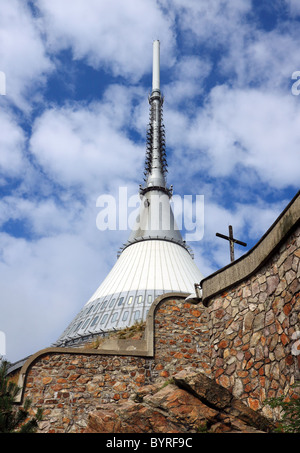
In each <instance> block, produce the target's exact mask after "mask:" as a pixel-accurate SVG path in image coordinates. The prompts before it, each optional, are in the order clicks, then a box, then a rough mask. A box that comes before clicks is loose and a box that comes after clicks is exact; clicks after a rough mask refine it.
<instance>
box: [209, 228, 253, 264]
mask: <svg viewBox="0 0 300 453" xmlns="http://www.w3.org/2000/svg"><path fill="white" fill-rule="evenodd" d="M228 229H229V236H224V234H220V233H216V236H218V237H220V238H223V239H227V241H229V245H230V260H231V262H232V261H234V244H240V245H243V246H244V247H246V246H247V244H246V243H245V242H242V241H238V240H237V239H234V237H233V231H232V226H231V225H229V227H228Z"/></svg>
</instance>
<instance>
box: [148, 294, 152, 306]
mask: <svg viewBox="0 0 300 453" xmlns="http://www.w3.org/2000/svg"><path fill="white" fill-rule="evenodd" d="M151 302H152V295H151V294H148V304H151Z"/></svg>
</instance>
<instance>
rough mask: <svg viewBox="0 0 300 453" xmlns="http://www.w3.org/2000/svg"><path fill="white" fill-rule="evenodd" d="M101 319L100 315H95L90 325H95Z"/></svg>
mask: <svg viewBox="0 0 300 453" xmlns="http://www.w3.org/2000/svg"><path fill="white" fill-rule="evenodd" d="M98 319H99V316H95V318H94V319H93V321H92V322H91V325H90V327H92V326H94V325H95V324H96V322H97V321H98Z"/></svg>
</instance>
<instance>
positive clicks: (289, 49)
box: [0, 0, 300, 362]
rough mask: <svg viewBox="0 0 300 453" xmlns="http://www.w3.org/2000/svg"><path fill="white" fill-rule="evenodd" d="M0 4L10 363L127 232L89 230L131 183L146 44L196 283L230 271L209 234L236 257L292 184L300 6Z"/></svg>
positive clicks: (298, 129)
mask: <svg viewBox="0 0 300 453" xmlns="http://www.w3.org/2000/svg"><path fill="white" fill-rule="evenodd" d="M0 8H1V9H0V43H1V44H0V71H1V75H3V74H4V75H5V85H3V83H4V82H3V78H2V79H1V80H2V84H1V86H0V88H1V96H0V131H1V133H0V333H1V335H0V349H1V346H2V353H3V350H4V349H5V358H6V359H7V360H9V361H11V362H15V361H17V360H20V359H22V358H24V357H26V356H28V355H30V354H33V353H35V352H37V351H38V350H40V349H43V348H45V347H49V346H51V344H53V343H54V342H55V341H56V340H57V338H58V337H59V336H60V335H61V333H62V332H63V331H64V329H65V328H66V327H67V325H68V324H69V322H70V321H71V320H72V319H73V318H74V316H75V315H76V314H77V313H78V312H79V310H80V309H81V308H82V307H83V305H84V304H85V303H86V302H87V301H88V299H89V298H90V297H91V296H92V294H93V293H94V291H95V290H96V289H97V287H98V286H99V285H100V283H101V282H102V281H103V279H104V278H105V277H106V275H107V274H108V272H109V271H110V269H111V268H112V266H113V265H114V263H115V262H116V259H117V252H118V250H119V248H120V247H121V246H122V244H123V243H124V242H126V240H127V238H128V237H129V234H130V230H129V229H127V230H126V229H122V230H121V229H118V228H117V229H116V230H110V229H106V230H102V231H101V230H100V229H99V227H98V226H97V216H98V214H99V212H100V207H99V206H97V200H98V198H99V196H102V195H103V194H109V195H111V196H112V197H114V199H115V200H116V202H117V206H118V200H119V198H118V196H119V193H120V192H119V190H120V188H124V187H125V188H126V190H127V194H128V198H130V197H131V196H135V195H136V194H137V193H138V187H139V184H142V183H143V171H144V162H145V150H146V130H147V123H148V121H149V104H148V94H149V93H150V91H151V83H152V74H151V71H152V43H153V41H154V40H156V39H159V40H160V57H161V90H162V93H163V95H164V113H163V115H164V116H163V118H164V124H165V128H166V152H167V161H168V174H167V182H168V185H171V184H172V185H173V187H174V195H177V196H179V197H181V198H182V199H184V195H189V196H192V198H190V199H192V201H193V205H194V209H195V203H196V195H201V196H202V198H201V199H202V200H204V203H203V205H204V215H203V216H202V218H201V219H199V218H198V217H197V215H196V214H195V212H196V211H193V212H194V219H195V218H196V220H197V222H202V224H203V227H204V233H203V237H201V238H200V239H199V240H193V241H192V242H190V243H189V245H190V246H191V248H192V249H193V252H194V255H195V262H196V264H197V265H198V267H199V269H200V270H201V272H202V274H203V275H204V276H208V275H210V274H211V273H212V272H214V271H216V270H218V269H220V268H222V267H223V266H225V265H227V264H228V263H229V262H230V255H229V244H228V242H227V241H225V240H223V239H221V238H219V237H216V233H217V232H219V233H222V234H225V235H226V234H228V226H229V225H232V226H233V231H234V236H235V237H236V238H237V239H239V240H241V241H243V242H246V243H247V247H242V246H236V249H235V255H236V258H237V257H239V256H242V254H244V253H245V252H247V251H248V250H250V249H251V248H252V247H253V246H254V244H255V243H256V242H257V241H258V240H259V239H260V238H261V236H262V235H263V234H264V233H265V232H266V231H267V230H268V228H269V227H270V226H271V225H272V223H273V222H274V221H275V220H276V218H277V217H278V216H279V214H280V213H281V211H282V210H283V209H284V208H285V207H286V206H287V204H288V203H289V202H290V200H291V199H292V198H293V197H294V196H295V194H296V193H297V192H298V190H299V173H300V172H299V170H300V157H299V153H300V96H298V95H299V93H300V83H299V86H298V81H299V80H298V79H300V72H299V74H297V71H300V46H299V39H300V38H299V36H300V33H299V31H300V28H299V27H300V2H299V1H298V0H274V1H272V2H270V1H268V0H233V1H230V2H228V1H224V0H126V1H124V0H110V1H109V2H108V1H105V0H51V1H50V0H32V1H29V0H9V1H8V0H0ZM124 209H125V208H124V205H123V204H120V206H118V209H117V212H120V213H121V214H122V212H123V210H124ZM195 216H196V217H195ZM183 234H185V231H183ZM1 339H2V344H1ZM3 339H4V340H3ZM4 343H5V344H4ZM0 353H1V350H0Z"/></svg>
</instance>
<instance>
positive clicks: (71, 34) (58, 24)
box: [36, 0, 174, 80]
mask: <svg viewBox="0 0 300 453" xmlns="http://www.w3.org/2000/svg"><path fill="white" fill-rule="evenodd" d="M36 4H37V6H38V8H39V10H40V12H41V27H42V28H43V30H44V31H45V32H46V34H47V42H48V46H49V49H51V51H52V52H58V51H60V50H62V49H67V48H70V49H71V50H72V53H73V58H74V59H75V60H76V59H82V60H85V61H87V62H88V64H89V65H91V66H93V67H94V68H100V67H104V68H106V69H108V70H109V71H112V72H113V74H114V75H122V76H128V77H131V78H132V80H138V79H139V78H140V77H141V75H143V74H144V72H145V71H147V70H149V69H150V68H151V63H152V53H151V51H149V43H151V42H152V41H153V40H154V39H160V40H161V41H162V42H163V54H164V59H163V61H164V64H166V62H167V61H170V58H171V55H170V51H171V49H172V47H173V42H172V41H173V39H174V38H173V34H172V31H171V25H172V21H170V20H169V18H168V17H167V16H166V15H163V13H162V11H161V10H160V9H159V7H158V5H157V3H156V2H153V1H152V0H139V1H135V0H128V1H123V0H111V1H109V2H103V1H98V0H89V2H86V1H85V0H64V1H63V2H62V1H61V0H51V2H49V1H47V0H37V1H36ZM147 55H148V58H147ZM145 56H146V58H145Z"/></svg>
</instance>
